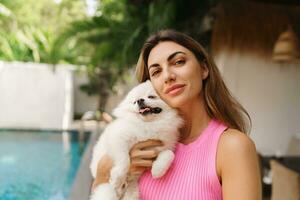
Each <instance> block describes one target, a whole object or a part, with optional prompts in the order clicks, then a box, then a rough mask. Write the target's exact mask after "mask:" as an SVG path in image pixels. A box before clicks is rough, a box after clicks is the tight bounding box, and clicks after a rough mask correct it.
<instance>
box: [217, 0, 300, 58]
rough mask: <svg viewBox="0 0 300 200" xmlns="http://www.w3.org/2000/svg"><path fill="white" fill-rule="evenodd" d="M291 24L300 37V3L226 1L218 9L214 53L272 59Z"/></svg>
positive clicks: (248, 0)
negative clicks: (277, 45) (250, 55)
mask: <svg viewBox="0 0 300 200" xmlns="http://www.w3.org/2000/svg"><path fill="white" fill-rule="evenodd" d="M289 25H290V26H291V27H292V29H293V30H294V31H295V33H296V35H297V37H298V38H299V39H300V5H299V4H297V5H291V4H272V3H266V2H262V1H254V0H231V1H228V0H227V1H226V0H224V1H223V2H221V3H220V4H219V5H218V6H217V8H216V20H215V23H214V25H213V32H212V53H213V54H214V55H217V54H218V53H220V52H221V51H224V50H225V51H227V52H239V53H241V54H243V53H247V54H249V53H250V54H255V55H259V56H263V57H265V58H269V57H270V56H271V54H272V50H273V47H274V44H275V42H276V41H277V39H278V37H279V35H280V34H281V33H282V32H284V31H286V30H287V28H288V26H289Z"/></svg>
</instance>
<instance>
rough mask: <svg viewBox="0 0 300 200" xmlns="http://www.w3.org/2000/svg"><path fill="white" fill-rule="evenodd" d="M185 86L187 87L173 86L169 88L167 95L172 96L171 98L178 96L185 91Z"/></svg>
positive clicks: (181, 85)
mask: <svg viewBox="0 0 300 200" xmlns="http://www.w3.org/2000/svg"><path fill="white" fill-rule="evenodd" d="M184 86H185V85H183V84H177V85H173V86H171V87H169V88H168V89H167V90H166V92H165V93H166V94H168V95H171V96H175V95H178V94H179V93H181V92H182V91H183V90H184Z"/></svg>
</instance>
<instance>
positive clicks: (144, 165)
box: [128, 140, 163, 176]
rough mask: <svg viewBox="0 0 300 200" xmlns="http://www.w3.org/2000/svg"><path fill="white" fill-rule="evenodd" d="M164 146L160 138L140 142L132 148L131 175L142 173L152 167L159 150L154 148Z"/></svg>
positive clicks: (130, 153)
mask: <svg viewBox="0 0 300 200" xmlns="http://www.w3.org/2000/svg"><path fill="white" fill-rule="evenodd" d="M157 146H163V142H162V141H160V140H146V141H142V142H138V143H136V144H135V145H133V147H132V148H131V150H130V152H129V155H130V168H129V172H128V174H129V176H130V175H140V174H142V173H143V172H144V171H145V170H147V169H151V167H152V163H153V161H155V159H156V157H157V155H158V153H159V152H158V151H157V150H156V149H155V148H154V147H157Z"/></svg>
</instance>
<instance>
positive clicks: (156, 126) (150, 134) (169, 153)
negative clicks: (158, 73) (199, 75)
mask: <svg viewBox="0 0 300 200" xmlns="http://www.w3.org/2000/svg"><path fill="white" fill-rule="evenodd" d="M113 114H114V115H115V117H116V119H115V120H114V121H113V122H111V123H110V124H108V126H107V127H106V128H105V130H104V131H103V133H102V134H101V136H100V138H99V141H98V142H97V144H96V145H95V147H94V152H93V158H92V162H91V166H90V167H91V171H92V175H93V177H94V178H95V177H96V172H97V165H98V162H99V161H100V160H101V158H102V156H103V155H105V154H107V155H108V156H109V157H110V158H111V159H112V160H113V163H114V165H113V167H112V169H111V171H110V180H109V183H105V184H100V185H98V186H97V187H96V188H95V189H94V191H93V193H92V195H91V198H90V199H91V200H119V199H122V200H138V199H139V190H138V178H139V175H132V176H131V177H128V171H129V167H130V156H129V151H130V149H131V147H132V146H133V145H134V144H136V143H137V142H140V141H145V140H148V139H156V140H161V141H162V142H163V144H164V145H163V146H160V147H155V148H156V150H157V151H158V152H160V153H159V154H158V156H157V158H156V160H155V161H154V162H153V165H152V168H151V173H152V176H153V178H159V177H162V176H163V175H164V174H165V173H166V172H167V170H168V169H169V167H170V165H171V163H172V161H173V159H174V153H173V151H174V149H175V146H176V143H177V140H178V137H179V128H180V127H181V126H182V125H183V120H182V118H181V117H180V116H179V115H178V113H177V111H176V110H175V109H172V108H171V107H170V106H169V105H167V104H166V103H165V102H164V101H163V100H161V99H160V98H159V96H158V95H157V93H156V92H155V90H154V88H153V87H152V84H151V82H150V81H146V82H144V83H141V84H139V85H137V86H136V87H134V88H133V89H132V90H131V91H130V92H129V93H128V94H127V96H126V97H125V99H124V100H123V101H122V102H121V103H120V104H119V105H118V106H117V108H116V109H114V111H113Z"/></svg>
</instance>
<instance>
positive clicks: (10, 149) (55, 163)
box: [0, 131, 88, 200]
mask: <svg viewBox="0 0 300 200" xmlns="http://www.w3.org/2000/svg"><path fill="white" fill-rule="evenodd" d="M64 136H67V137H63V134H62V133H58V132H25V131H22V132H20V131H15V132H13V131H0V199H1V200H66V199H68V196H69V193H70V190H71V186H72V183H73V181H74V178H75V175H76V172H77V169H78V167H79V164H80V159H81V155H82V154H83V151H84V148H85V146H86V141H87V136H88V135H85V138H84V139H83V140H82V141H83V142H79V140H78V138H79V137H78V136H79V134H78V133H77V132H68V133H64ZM63 138H67V139H65V140H63ZM63 141H65V142H63Z"/></svg>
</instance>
